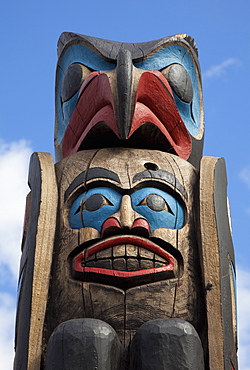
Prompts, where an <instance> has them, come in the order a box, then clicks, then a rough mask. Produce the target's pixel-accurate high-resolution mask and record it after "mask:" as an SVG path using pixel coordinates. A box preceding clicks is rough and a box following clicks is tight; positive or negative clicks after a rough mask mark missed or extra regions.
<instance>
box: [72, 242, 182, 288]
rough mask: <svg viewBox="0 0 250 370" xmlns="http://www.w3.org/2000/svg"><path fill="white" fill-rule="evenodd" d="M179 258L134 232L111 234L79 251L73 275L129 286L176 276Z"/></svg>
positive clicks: (73, 265) (84, 278)
mask: <svg viewBox="0 0 250 370" xmlns="http://www.w3.org/2000/svg"><path fill="white" fill-rule="evenodd" d="M176 263H177V262H176V260H175V259H174V257H173V256H172V255H170V254H169V253H168V252H167V251H166V250H164V249H163V248H161V247H160V246H159V245H157V244H155V243H153V242H152V241H150V240H148V239H145V238H141V237H140V238H139V237H136V236H132V235H122V236H121V235H120V236H115V237H111V238H107V239H104V240H101V241H99V242H98V243H95V244H93V245H92V246H90V247H89V248H87V249H84V250H83V251H82V252H81V253H79V254H78V255H77V256H76V257H75V258H74V259H73V263H72V267H73V277H74V278H76V279H78V280H82V281H92V282H98V283H104V284H108V285H114V286H117V287H119V288H123V289H127V288H130V287H132V286H136V285H141V284H146V283H151V282H155V281H159V280H163V279H164V280H165V279H170V278H173V277H175V275H174V270H176V266H175V264H176Z"/></svg>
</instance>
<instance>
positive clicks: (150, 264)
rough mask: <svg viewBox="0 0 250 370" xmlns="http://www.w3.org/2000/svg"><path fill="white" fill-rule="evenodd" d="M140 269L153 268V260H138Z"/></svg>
mask: <svg viewBox="0 0 250 370" xmlns="http://www.w3.org/2000/svg"><path fill="white" fill-rule="evenodd" d="M140 265H141V269H152V268H154V262H153V261H150V260H140Z"/></svg>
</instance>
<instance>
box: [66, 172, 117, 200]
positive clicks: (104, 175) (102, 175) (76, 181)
mask: <svg viewBox="0 0 250 370" xmlns="http://www.w3.org/2000/svg"><path fill="white" fill-rule="evenodd" d="M86 173H87V176H86V178H85V175H86ZM95 178H103V179H110V180H113V181H116V182H118V183H119V184H120V183H121V181H120V178H119V176H118V175H117V174H116V173H115V172H113V171H110V170H107V169H106V168H101V167H94V168H90V169H89V170H88V171H83V172H81V173H80V174H79V175H78V176H77V177H76V178H75V179H74V180H73V181H72V183H71V184H70V186H69V187H68V189H67V190H66V191H65V193H64V201H66V199H67V198H68V197H69V195H70V193H71V192H72V191H73V190H74V189H75V188H77V187H78V186H79V185H81V184H84V183H85V182H86V181H88V180H92V179H95Z"/></svg>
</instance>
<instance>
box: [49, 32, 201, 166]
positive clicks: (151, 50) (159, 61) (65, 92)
mask: <svg viewBox="0 0 250 370" xmlns="http://www.w3.org/2000/svg"><path fill="white" fill-rule="evenodd" d="M58 56H59V59H58V65H57V72H56V122H55V148H56V156H57V159H58V160H60V159H61V158H64V157H66V156H68V155H70V154H72V153H75V152H77V151H79V150H83V149H96V148H105V147H130V148H140V149H157V150H161V151H165V152H170V153H173V154H176V155H178V156H179V157H181V158H183V159H185V160H188V161H189V162H191V163H192V164H193V165H195V166H196V167H199V161H200V158H201V156H202V148H203V133H204V122H203V105H202V90H201V79H200V71H199V63H198V56H197V48H196V46H195V43H194V41H193V39H192V38H191V37H189V36H187V35H175V36H170V37H165V38H162V39H159V40H155V41H150V42H143V43H136V44H132V43H121V42H113V41H108V40H102V39H98V38H94V37H90V36H84V35H79V34H75V33H67V32H66V33H63V34H62V35H61V37H60V39H59V42H58Z"/></svg>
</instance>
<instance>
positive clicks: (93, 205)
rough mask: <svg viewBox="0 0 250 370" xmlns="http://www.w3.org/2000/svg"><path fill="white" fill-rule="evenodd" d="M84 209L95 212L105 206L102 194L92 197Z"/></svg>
mask: <svg viewBox="0 0 250 370" xmlns="http://www.w3.org/2000/svg"><path fill="white" fill-rule="evenodd" d="M84 206H85V207H84V208H85V209H86V210H87V211H90V212H94V211H97V210H98V209H100V208H101V207H102V206H103V196H102V195H101V194H93V195H91V196H90V197H89V198H88V199H87V200H86V202H85V204H84Z"/></svg>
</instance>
